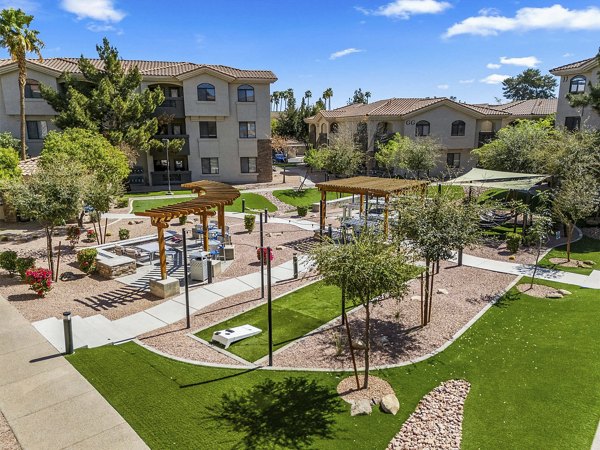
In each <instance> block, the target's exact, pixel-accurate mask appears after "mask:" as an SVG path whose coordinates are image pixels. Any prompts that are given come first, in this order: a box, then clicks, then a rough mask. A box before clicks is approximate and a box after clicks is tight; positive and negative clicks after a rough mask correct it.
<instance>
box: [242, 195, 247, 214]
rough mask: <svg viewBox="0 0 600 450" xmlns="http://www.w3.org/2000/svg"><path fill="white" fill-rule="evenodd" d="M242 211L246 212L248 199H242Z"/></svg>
mask: <svg viewBox="0 0 600 450" xmlns="http://www.w3.org/2000/svg"><path fill="white" fill-rule="evenodd" d="M242 212H246V199H245V198H243V199H242Z"/></svg>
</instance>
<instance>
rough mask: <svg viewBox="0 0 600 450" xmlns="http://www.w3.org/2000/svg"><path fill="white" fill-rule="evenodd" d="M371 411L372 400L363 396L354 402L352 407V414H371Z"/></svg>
mask: <svg viewBox="0 0 600 450" xmlns="http://www.w3.org/2000/svg"><path fill="white" fill-rule="evenodd" d="M371 412H372V409H371V400H369V399H366V398H361V399H359V400H354V401H353V402H352V407H351V408H350V415H351V416H369V415H371Z"/></svg>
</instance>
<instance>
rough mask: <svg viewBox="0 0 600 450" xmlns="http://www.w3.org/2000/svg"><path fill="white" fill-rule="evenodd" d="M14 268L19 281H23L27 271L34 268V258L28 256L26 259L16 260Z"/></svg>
mask: <svg viewBox="0 0 600 450" xmlns="http://www.w3.org/2000/svg"><path fill="white" fill-rule="evenodd" d="M16 266H17V272H19V276H20V277H21V280H25V278H26V272H27V270H28V269H31V268H32V267H33V266H35V258H34V257H33V256H28V257H26V258H17V261H16Z"/></svg>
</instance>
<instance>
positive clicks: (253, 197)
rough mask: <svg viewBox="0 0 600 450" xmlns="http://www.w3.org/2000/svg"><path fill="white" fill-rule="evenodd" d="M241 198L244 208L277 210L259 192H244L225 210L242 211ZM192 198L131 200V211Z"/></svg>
mask: <svg viewBox="0 0 600 450" xmlns="http://www.w3.org/2000/svg"><path fill="white" fill-rule="evenodd" d="M242 199H245V200H246V210H248V209H257V210H260V211H264V209H265V208H267V209H268V210H269V212H274V211H277V207H276V206H275V205H274V204H273V203H271V202H270V201H269V200H267V199H266V198H265V197H263V196H262V195H259V194H253V193H246V194H242V195H241V197H238V198H237V199H236V200H235V201H234V202H233V204H232V205H228V206H226V207H225V211H229V212H242ZM189 200H192V199H190V198H161V199H156V200H134V201H133V205H132V208H133V212H134V213H135V212H139V211H146V210H147V209H151V208H159V207H161V206H167V205H173V204H175V203H181V202H187V201H189Z"/></svg>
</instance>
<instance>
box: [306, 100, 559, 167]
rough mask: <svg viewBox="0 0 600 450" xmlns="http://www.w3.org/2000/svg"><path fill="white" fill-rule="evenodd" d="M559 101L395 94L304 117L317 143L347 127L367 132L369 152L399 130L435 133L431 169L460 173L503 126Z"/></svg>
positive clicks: (550, 109)
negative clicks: (437, 153) (438, 148)
mask: <svg viewBox="0 0 600 450" xmlns="http://www.w3.org/2000/svg"><path fill="white" fill-rule="evenodd" d="M556 105H557V101H556V99H548V100H541V99H538V100H523V101H516V102H511V103H507V104H504V105H487V104H486V105H473V104H467V103H462V102H456V101H454V100H451V99H449V98H445V97H441V98H391V99H386V100H379V101H376V102H373V103H369V104H367V105H364V104H353V105H348V106H343V107H341V108H337V109H334V110H329V111H327V110H323V111H319V113H317V114H316V115H315V116H313V117H310V118H308V119H306V122H307V123H308V124H309V140H310V143H311V144H312V145H313V146H315V147H318V146H319V145H323V144H324V143H326V142H327V141H328V139H329V138H330V136H331V134H332V133H335V132H336V131H337V130H341V129H344V128H345V129H347V130H350V131H351V132H353V133H356V132H359V133H362V134H363V135H364V136H366V141H367V142H366V149H367V152H369V153H370V154H373V153H374V151H375V149H376V145H377V142H383V141H385V140H387V139H389V138H390V137H391V136H393V135H394V134H396V133H400V134H401V135H403V136H409V137H411V138H414V139H418V138H419V137H421V136H432V137H435V138H437V139H439V141H440V143H441V145H442V147H443V148H444V152H443V155H442V157H441V158H440V160H439V164H438V167H436V168H435V169H434V170H432V171H431V172H430V174H431V175H439V174H441V173H443V172H446V171H447V169H448V168H452V169H454V171H456V172H464V171H468V170H469V169H471V168H473V167H474V166H475V165H476V162H477V161H476V160H475V158H474V156H473V155H471V150H473V149H474V148H477V147H480V146H481V145H483V144H484V143H485V142H487V141H489V140H490V139H492V138H493V137H494V135H495V133H496V132H497V131H498V130H499V129H500V128H502V127H504V126H506V125H508V124H509V123H511V122H512V121H514V120H515V119H536V118H542V117H545V116H547V115H549V114H553V113H555V112H556Z"/></svg>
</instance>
